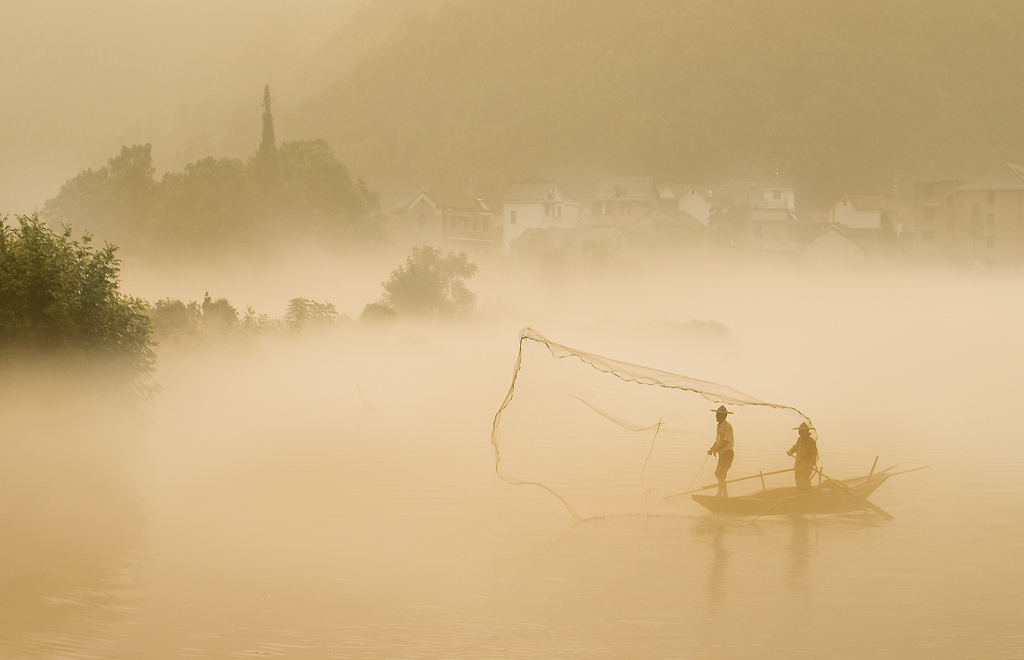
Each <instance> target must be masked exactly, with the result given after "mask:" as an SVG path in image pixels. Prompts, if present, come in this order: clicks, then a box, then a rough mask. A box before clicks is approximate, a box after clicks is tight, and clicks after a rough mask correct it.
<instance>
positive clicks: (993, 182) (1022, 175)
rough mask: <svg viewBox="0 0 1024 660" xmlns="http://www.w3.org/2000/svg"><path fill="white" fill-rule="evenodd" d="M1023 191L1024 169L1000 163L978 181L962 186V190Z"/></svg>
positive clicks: (1011, 164)
mask: <svg viewBox="0 0 1024 660" xmlns="http://www.w3.org/2000/svg"><path fill="white" fill-rule="evenodd" d="M1021 189H1024V167H1021V166H1020V165H1014V164H1013V163H999V164H998V165H996V166H995V167H993V168H992V169H990V170H989V171H988V172H985V173H984V174H982V175H981V176H979V177H978V178H977V179H974V180H973V181H968V182H967V183H966V184H964V185H962V186H960V190H1021Z"/></svg>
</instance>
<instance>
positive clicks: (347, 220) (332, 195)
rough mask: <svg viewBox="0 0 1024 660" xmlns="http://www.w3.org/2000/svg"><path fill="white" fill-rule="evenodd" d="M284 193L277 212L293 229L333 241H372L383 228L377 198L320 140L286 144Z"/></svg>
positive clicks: (282, 159) (282, 152)
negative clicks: (296, 228) (288, 221)
mask: <svg viewBox="0 0 1024 660" xmlns="http://www.w3.org/2000/svg"><path fill="white" fill-rule="evenodd" d="M279 156H280V167H281V177H282V180H283V184H284V188H285V190H284V191H283V194H282V198H281V200H280V206H281V209H280V211H279V212H281V213H284V214H286V215H287V216H289V219H290V220H291V221H290V223H289V224H290V225H291V226H292V227H296V226H297V227H302V228H304V229H306V230H307V231H313V232H315V233H316V234H318V235H321V236H324V237H333V238H349V239H353V238H354V239H363V240H370V241H372V240H375V239H378V238H380V236H381V233H382V225H381V223H380V221H379V216H380V197H379V196H378V195H377V194H376V193H374V192H372V191H370V190H369V189H368V188H367V187H366V184H365V183H363V181H361V180H356V181H353V180H352V176H351V174H350V173H349V170H348V167H346V166H345V164H344V163H342V162H341V161H340V160H338V158H337V157H336V156H335V155H334V150H333V149H331V146H330V145H329V144H327V143H326V142H324V141H323V140H297V141H294V142H285V143H284V144H282V145H281V150H280V152H279Z"/></svg>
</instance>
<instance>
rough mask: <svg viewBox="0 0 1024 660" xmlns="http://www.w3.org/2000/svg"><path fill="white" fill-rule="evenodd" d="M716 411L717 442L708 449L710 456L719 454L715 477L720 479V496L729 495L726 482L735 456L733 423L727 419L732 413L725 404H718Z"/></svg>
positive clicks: (714, 411)
mask: <svg viewBox="0 0 1024 660" xmlns="http://www.w3.org/2000/svg"><path fill="white" fill-rule="evenodd" d="M712 412H713V413H715V419H716V420H718V430H717V431H716V433H715V444H713V445H711V449H709V450H708V456H714V455H717V456H718V467H717V468H716V469H715V477H716V478H717V479H718V495H719V497H729V487H728V486H727V485H726V484H725V477H726V475H728V474H729V468H730V467H732V459H733V458H734V457H735V452H734V450H733V446H734V445H735V442H734V441H733V435H732V424H730V423H729V422H728V420H727V419H726V418H727V417H728V416H729V415H731V414H732V413H730V412H729V411H728V410H726V409H725V406H718V409H717V410H713V411H712Z"/></svg>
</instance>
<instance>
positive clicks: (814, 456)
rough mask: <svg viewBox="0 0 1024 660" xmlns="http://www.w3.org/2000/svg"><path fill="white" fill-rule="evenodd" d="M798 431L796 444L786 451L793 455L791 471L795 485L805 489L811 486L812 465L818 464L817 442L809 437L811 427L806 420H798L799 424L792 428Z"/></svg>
mask: <svg viewBox="0 0 1024 660" xmlns="http://www.w3.org/2000/svg"><path fill="white" fill-rule="evenodd" d="M793 430H794V431H798V432H799V436H798V437H797V439H796V444H794V445H793V446H792V447H790V448H789V451H787V452H786V453H787V454H789V455H790V456H792V457H793V459H794V460H793V473H794V475H795V476H796V487H797V488H799V489H800V490H807V489H809V488H810V487H811V477H812V476H813V475H814V467H815V465H817V464H818V443H817V441H816V440H815V439H814V438H812V437H811V427H810V426H808V425H807V422H800V426H798V427H796V428H795V429H793Z"/></svg>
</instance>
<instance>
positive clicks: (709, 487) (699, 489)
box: [665, 468, 828, 500]
mask: <svg viewBox="0 0 1024 660" xmlns="http://www.w3.org/2000/svg"><path fill="white" fill-rule="evenodd" d="M793 470H794V468H789V469H788V470H776V471H775V472H763V473H760V474H754V475H751V476H749V477H740V478H738V479H730V480H728V481H726V482H725V483H727V484H731V483H734V482H737V481H746V480H747V479H757V478H758V477H767V476H768V475H770V474H782V473H784V472H792V471H793ZM827 478H828V477H826V479H827ZM712 488H718V484H711V485H710V486H701V487H700V488H695V489H693V490H688V491H686V492H685V493H676V494H675V495H666V496H665V499H666V500H670V499H672V498H673V497H682V496H683V495H689V494H690V493H699V492H700V491H702V490H710V489H712Z"/></svg>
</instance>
